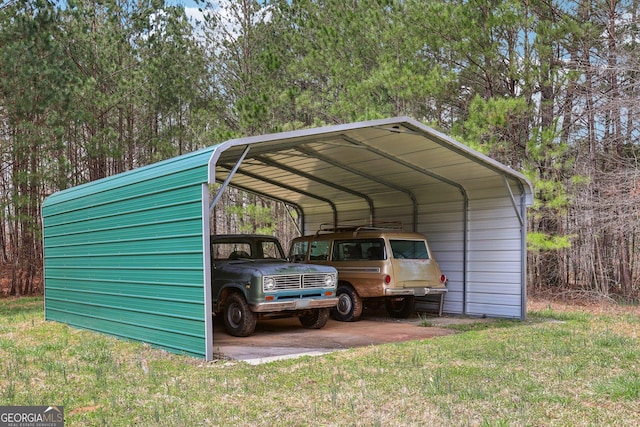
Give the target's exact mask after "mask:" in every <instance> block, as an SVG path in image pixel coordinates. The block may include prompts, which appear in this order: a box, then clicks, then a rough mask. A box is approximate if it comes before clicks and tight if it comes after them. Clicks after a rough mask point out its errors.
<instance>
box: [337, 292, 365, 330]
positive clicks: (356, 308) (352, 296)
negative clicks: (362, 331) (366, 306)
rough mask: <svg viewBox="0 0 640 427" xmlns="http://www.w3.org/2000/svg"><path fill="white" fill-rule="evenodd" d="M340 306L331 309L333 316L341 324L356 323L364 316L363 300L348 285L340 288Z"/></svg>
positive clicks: (338, 293) (338, 294)
mask: <svg viewBox="0 0 640 427" xmlns="http://www.w3.org/2000/svg"><path fill="white" fill-rule="evenodd" d="M336 295H337V296H338V305H336V306H335V307H333V308H332V309H331V316H332V317H333V318H334V319H336V320H340V321H341V322H355V321H356V320H358V319H359V318H360V315H361V314H362V308H363V305H362V298H360V296H359V295H358V294H357V292H356V291H355V290H354V289H353V288H352V287H351V286H347V285H341V286H338V290H337V291H336Z"/></svg>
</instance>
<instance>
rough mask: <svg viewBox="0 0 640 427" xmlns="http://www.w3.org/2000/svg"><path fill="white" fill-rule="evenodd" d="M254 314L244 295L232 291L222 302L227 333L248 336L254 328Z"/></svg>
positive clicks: (235, 335)
mask: <svg viewBox="0 0 640 427" xmlns="http://www.w3.org/2000/svg"><path fill="white" fill-rule="evenodd" d="M256 322H257V318H256V315H255V313H254V312H253V311H251V309H250V308H249V304H247V301H246V300H245V299H244V297H243V296H242V295H241V294H239V293H237V292H234V293H232V294H230V295H229V296H228V297H227V300H226V301H225V303H224V326H225V329H226V330H227V332H228V333H229V335H233V336H234V337H248V336H249V335H251V334H252V333H253V331H255V329H256Z"/></svg>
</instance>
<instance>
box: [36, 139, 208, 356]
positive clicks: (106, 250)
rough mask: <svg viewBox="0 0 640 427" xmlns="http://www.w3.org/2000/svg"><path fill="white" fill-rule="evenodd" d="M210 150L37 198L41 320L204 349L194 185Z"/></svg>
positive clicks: (204, 176) (199, 215)
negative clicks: (40, 240)
mask: <svg viewBox="0 0 640 427" xmlns="http://www.w3.org/2000/svg"><path fill="white" fill-rule="evenodd" d="M213 148H214V147H211V148H209V149H206V150H202V151H200V152H196V153H191V154H188V155H185V156H181V157H177V158H174V159H170V160H168V161H164V162H160V163H157V164H154V165H150V166H147V167H143V168H139V169H136V170H133V171H130V172H126V173H123V174H119V175H115V176H112V177H109V178H105V179H102V180H99V181H95V182H91V183H88V184H84V185H81V186H78V187H74V188H71V189H68V190H64V191H61V192H58V193H56V194H53V195H52V196H50V197H49V198H48V199H47V200H46V201H45V204H44V207H43V209H42V216H43V224H44V258H45V265H44V267H45V316H46V318H47V319H49V320H55V321H60V322H65V323H69V324H71V325H74V326H78V327H82V328H86V329H92V330H96V331H100V332H104V333H108V334H113V335H117V336H120V337H125V338H129V339H134V340H140V341H144V342H148V343H150V344H153V345H156V346H159V347H162V348H165V349H167V350H170V351H174V352H178V353H182V352H184V353H188V354H191V355H196V356H200V357H204V356H205V355H206V330H205V327H206V326H205V316H207V315H210V314H208V313H205V311H206V310H205V301H204V263H205V260H204V255H203V236H202V230H203V221H204V220H208V218H203V206H202V184H203V183H206V182H207V180H208V161H209V158H210V156H211V153H212V151H213Z"/></svg>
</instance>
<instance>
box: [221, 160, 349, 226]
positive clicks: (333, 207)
mask: <svg viewBox="0 0 640 427" xmlns="http://www.w3.org/2000/svg"><path fill="white" fill-rule="evenodd" d="M218 166H220V167H221V168H224V169H227V170H231V169H232V167H231V166H229V165H224V164H220V163H218ZM237 173H239V174H241V175H245V176H248V177H249V178H252V179H255V180H258V181H263V182H266V183H267V184H271V185H274V186H276V187H280V188H284V189H285V190H289V191H291V192H294V193H298V194H302V195H303V196H307V197H311V198H312V199H316V200H320V201H321V202H325V203H326V204H328V205H329V206H330V207H331V210H332V211H333V222H334V224H338V208H337V207H336V205H335V203H333V202H332V201H331V200H330V199H327V198H326V197H322V196H318V195H316V194H313V193H309V192H308V191H304V190H300V189H298V188H295V187H292V186H291V185H288V184H284V183H281V182H278V181H275V180H273V179H269V178H265V177H263V176H259V175H257V174H255V173H252V172H248V171H245V170H243V169H241V170H239V171H238V172H237ZM233 186H234V187H238V188H240V186H238V185H236V184H233ZM248 190H249V191H252V192H254V193H255V192H256V191H255V190H251V189H248ZM292 204H293V203H292Z"/></svg>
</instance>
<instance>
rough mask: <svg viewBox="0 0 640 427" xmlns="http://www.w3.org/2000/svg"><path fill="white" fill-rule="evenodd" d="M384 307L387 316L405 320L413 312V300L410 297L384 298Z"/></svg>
mask: <svg viewBox="0 0 640 427" xmlns="http://www.w3.org/2000/svg"><path fill="white" fill-rule="evenodd" d="M384 306H385V308H386V309H387V313H389V316H391V317H395V318H396V319H406V318H407V317H409V316H411V315H412V314H413V312H414V310H415V298H414V297H412V296H407V297H391V298H386V299H385V300H384Z"/></svg>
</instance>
